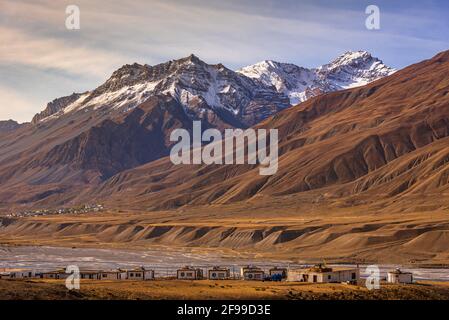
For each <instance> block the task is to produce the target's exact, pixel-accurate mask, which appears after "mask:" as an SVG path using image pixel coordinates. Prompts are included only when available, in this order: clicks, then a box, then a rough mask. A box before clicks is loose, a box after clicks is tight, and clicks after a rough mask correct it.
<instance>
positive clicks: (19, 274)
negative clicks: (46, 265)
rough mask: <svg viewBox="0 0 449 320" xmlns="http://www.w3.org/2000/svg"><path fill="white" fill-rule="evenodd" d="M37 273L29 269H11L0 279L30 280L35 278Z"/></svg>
mask: <svg viewBox="0 0 449 320" xmlns="http://www.w3.org/2000/svg"><path fill="white" fill-rule="evenodd" d="M35 277H36V272H35V271H34V270H27V269H10V270H5V271H3V272H2V273H1V274H0V279H28V278H35Z"/></svg>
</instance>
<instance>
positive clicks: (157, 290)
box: [0, 280, 449, 300]
mask: <svg viewBox="0 0 449 320" xmlns="http://www.w3.org/2000/svg"><path fill="white" fill-rule="evenodd" d="M11 299H14V300H31V299H32V300H36V299H37V300H85V299H90V300H92V299H93V300H95V299H101V300H117V299H133V300H136V299H139V300H143V299H146V300H148V299H151V300H160V299H174V300H190V299H200V300H216V299H226V300H242V299H243V300H264V299H281V300H284V299H288V300H314V299H319V300H369V299H375V300H415V299H416V300H427V299H432V300H447V299H449V286H448V284H447V283H429V282H427V283H419V284H413V285H391V284H382V285H381V289H380V290H374V291H368V290H367V289H366V288H365V287H363V286H352V285H345V284H304V283H290V282H250V281H238V280H226V281H209V280H201V281H180V280H155V281H145V282H143V281H92V280H90V281H89V280H81V284H80V290H79V291H78V290H72V291H69V290H67V289H66V287H65V285H64V282H63V281H61V280H0V300H11Z"/></svg>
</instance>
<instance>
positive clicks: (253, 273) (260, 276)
mask: <svg viewBox="0 0 449 320" xmlns="http://www.w3.org/2000/svg"><path fill="white" fill-rule="evenodd" d="M240 276H241V277H242V279H243V280H259V281H261V280H264V279H265V272H264V271H263V270H262V269H261V268H259V267H253V266H247V267H243V268H242V269H241V271H240Z"/></svg>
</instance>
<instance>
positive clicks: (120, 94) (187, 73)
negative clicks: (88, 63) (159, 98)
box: [39, 54, 290, 126]
mask: <svg viewBox="0 0 449 320" xmlns="http://www.w3.org/2000/svg"><path fill="white" fill-rule="evenodd" d="M153 95H170V96H171V97H173V98H174V99H175V100H177V101H178V102H179V103H180V104H181V105H182V106H183V107H184V110H185V112H186V114H187V115H188V116H190V117H191V118H193V119H215V118H217V117H218V118H220V117H221V118H222V119H223V122H225V123H228V124H229V123H232V124H233V125H237V126H250V125H253V124H255V123H257V122H258V121H260V120H262V119H264V118H266V117H268V116H270V115H271V114H273V113H275V112H277V111H279V110H281V109H282V108H287V107H289V106H290V103H289V100H288V99H287V97H286V96H284V95H283V94H282V93H279V92H278V91H277V90H276V89H275V88H273V87H271V86H265V85H263V84H261V83H260V82H257V81H255V80H253V79H251V78H248V77H245V76H243V75H241V74H239V73H236V72H234V71H232V70H230V69H227V68H226V67H225V66H223V65H222V64H216V65H211V64H207V63H205V62H204V61H202V60H200V59H199V58H198V57H197V56H195V55H193V54H192V55H190V56H188V57H185V58H181V59H178V60H171V61H168V62H165V63H161V64H158V65H155V66H149V65H140V64H137V63H134V64H132V65H124V66H122V67H121V68H119V69H117V70H116V71H114V72H113V74H112V75H111V77H110V78H109V79H108V80H107V81H106V82H105V83H103V84H102V85H101V86H99V87H98V88H96V89H95V90H93V91H90V92H88V93H86V94H83V95H78V96H76V97H73V99H64V100H63V103H60V104H58V107H57V108H53V109H52V110H51V112H47V113H45V117H39V121H42V120H48V119H52V118H55V117H59V116H60V115H62V114H65V113H68V112H76V111H79V110H82V109H84V110H89V109H93V110H97V109H102V110H104V111H105V112H107V113H108V112H115V111H118V112H126V111H128V110H130V109H132V108H135V107H137V106H138V105H139V104H141V103H142V102H144V101H145V100H146V99H148V98H149V97H150V96H153Z"/></svg>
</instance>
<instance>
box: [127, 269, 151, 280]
mask: <svg viewBox="0 0 449 320" xmlns="http://www.w3.org/2000/svg"><path fill="white" fill-rule="evenodd" d="M126 274H127V279H128V280H153V279H154V270H152V269H148V268H145V267H138V268H135V269H132V270H127V271H126Z"/></svg>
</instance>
